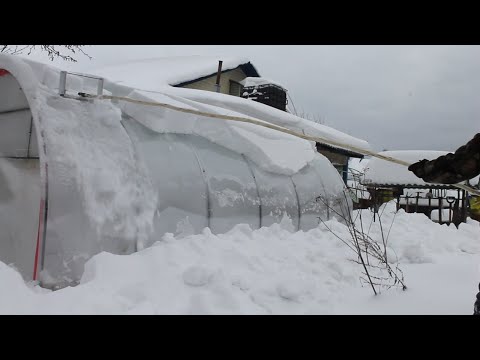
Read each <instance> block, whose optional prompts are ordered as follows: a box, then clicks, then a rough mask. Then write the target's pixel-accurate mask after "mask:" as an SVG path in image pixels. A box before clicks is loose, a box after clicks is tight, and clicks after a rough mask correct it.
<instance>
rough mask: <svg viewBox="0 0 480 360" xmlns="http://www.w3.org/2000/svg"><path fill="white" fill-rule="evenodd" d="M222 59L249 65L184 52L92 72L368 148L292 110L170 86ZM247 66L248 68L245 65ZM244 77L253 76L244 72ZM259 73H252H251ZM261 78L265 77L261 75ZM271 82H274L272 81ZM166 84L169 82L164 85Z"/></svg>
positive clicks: (212, 69) (227, 64) (227, 65)
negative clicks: (299, 115) (185, 54)
mask: <svg viewBox="0 0 480 360" xmlns="http://www.w3.org/2000/svg"><path fill="white" fill-rule="evenodd" d="M219 59H222V60H223V70H226V69H234V68H236V67H238V66H244V65H247V64H249V66H250V67H251V68H253V69H255V68H254V67H253V65H251V63H249V62H248V59H244V58H223V57H221V58H220V57H214V56H186V57H171V58H157V59H147V60H140V61H135V62H128V63H124V64H118V65H114V66H109V67H104V68H102V69H98V70H96V71H94V73H95V74H96V75H99V76H104V77H105V78H106V79H108V80H109V81H111V82H113V83H115V84H118V85H124V86H128V87H132V88H134V89H136V90H143V91H144V92H143V95H148V93H149V92H150V93H156V92H158V93H162V94H167V93H168V94H171V95H174V96H176V97H181V98H186V99H189V100H193V101H195V102H197V103H202V104H207V105H212V106H215V107H217V108H220V109H226V110H230V111H235V112H236V113H238V114H239V115H240V116H241V115H243V116H247V117H253V118H256V119H260V120H264V121H267V122H270V123H273V124H276V125H279V126H284V127H287V128H289V129H292V130H294V131H298V132H300V133H305V134H308V135H312V136H317V137H321V138H323V139H325V140H326V141H329V140H330V141H334V142H340V143H343V144H346V145H347V146H348V145H350V146H354V147H357V148H359V149H362V150H371V148H370V145H369V144H368V142H366V141H365V140H361V139H358V138H355V137H353V136H350V135H348V134H345V133H343V132H341V131H338V130H336V129H333V128H331V127H328V126H326V125H321V124H317V123H315V122H313V121H309V120H306V119H303V118H300V117H298V116H295V115H293V114H290V113H287V112H285V111H281V110H278V109H275V108H273V107H271V106H267V105H264V104H261V103H258V102H255V101H252V100H248V99H243V98H240V97H236V96H231V95H226V94H221V93H215V92H211V91H203V90H197V89H188V88H176V87H175V88H172V86H174V85H178V84H182V83H185V82H190V81H192V80H193V79H196V78H201V77H205V76H209V75H213V74H214V73H216V71H217V66H218V60H219ZM247 69H248V68H247ZM255 72H256V70H255ZM246 75H247V79H248V78H252V77H254V76H253V75H250V74H248V71H247V74H246ZM257 76H259V75H258V73H256V75H255V77H257ZM262 80H263V81H265V79H262ZM275 84H277V83H276V82H275ZM168 85H170V86H168ZM327 146H330V147H332V148H335V149H342V150H347V151H348V149H347V148H345V147H341V146H331V145H328V144H327Z"/></svg>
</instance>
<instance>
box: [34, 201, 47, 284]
mask: <svg viewBox="0 0 480 360" xmlns="http://www.w3.org/2000/svg"><path fill="white" fill-rule="evenodd" d="M44 209H45V200H43V199H42V200H41V201H40V213H39V216H38V217H39V219H38V233H37V247H36V249H35V263H34V264H33V280H34V281H35V280H37V270H38V269H37V268H38V256H39V254H40V238H41V236H42V234H43V227H44V226H45V224H44V223H43V212H44Z"/></svg>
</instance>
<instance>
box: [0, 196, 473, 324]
mask: <svg viewBox="0 0 480 360" xmlns="http://www.w3.org/2000/svg"><path fill="white" fill-rule="evenodd" d="M394 210H395V204H394V203H393V202H392V203H389V204H387V205H386V206H383V207H382V208H381V209H380V213H381V214H382V215H381V216H382V225H383V227H384V228H387V229H389V228H390V226H391V229H390V234H389V237H388V245H389V249H388V256H389V258H390V261H391V262H392V263H397V262H398V263H399V266H400V268H401V269H402V270H403V271H404V273H405V281H406V284H407V286H408V289H407V290H406V291H401V290H397V289H390V290H383V291H382V292H381V294H380V295H379V296H376V297H374V296H373V294H372V292H371V289H370V288H369V287H368V286H365V285H364V286H363V287H362V286H361V285H360V283H359V274H360V271H361V269H360V268H359V265H356V264H354V263H353V262H352V261H350V260H351V259H353V258H354V254H353V253H352V252H351V250H349V249H347V248H346V246H345V245H343V243H342V242H341V241H339V240H338V239H337V238H336V237H335V236H334V235H333V234H332V233H330V232H329V231H328V230H327V228H326V227H325V226H323V225H320V226H319V227H318V228H317V229H313V230H311V231H309V232H295V233H294V232H292V226H291V223H289V222H288V221H284V222H283V223H281V224H275V225H272V226H270V227H268V228H262V229H259V230H255V231H252V230H251V229H250V228H249V227H248V226H246V225H238V226H237V227H236V228H234V229H233V230H231V231H230V232H228V233H226V234H223V235H213V234H212V233H211V232H210V231H209V230H208V229H205V230H204V231H203V233H202V234H199V235H192V236H186V237H177V238H175V237H173V235H171V234H167V235H165V236H164V237H163V238H161V239H159V241H158V242H157V243H156V244H154V246H153V247H151V248H147V249H144V250H142V251H140V252H138V253H135V254H132V255H125V256H120V255H112V254H109V253H101V254H99V255H97V256H95V257H94V258H92V259H90V260H89V261H88V262H87V264H86V271H85V273H84V275H83V278H82V281H81V284H80V285H78V286H76V287H68V288H64V289H62V290H58V291H55V292H51V291H48V290H45V289H41V288H39V287H37V286H34V284H32V283H29V284H25V283H24V282H23V281H22V279H21V277H20V275H19V274H18V273H17V272H16V271H15V270H14V269H12V268H10V267H8V266H7V265H5V264H3V263H0V287H1V291H0V312H1V313H4V314H344V313H355V314H356V313H360V314H369V313H383V314H398V313H400V314H466V315H469V314H471V313H472V310H473V302H474V299H475V294H476V292H477V283H478V281H480V272H479V267H478V264H480V243H479V242H478V231H479V227H480V224H479V223H478V222H476V221H472V220H469V222H468V223H466V224H461V225H460V228H459V229H456V228H455V227H454V226H447V225H439V224H436V223H433V222H432V221H430V220H429V219H428V218H427V217H425V216H424V215H422V214H407V213H405V212H404V211H403V210H401V211H399V212H398V213H397V214H395V212H394ZM362 218H363V223H364V226H365V227H367V228H368V227H370V230H369V232H370V235H371V236H372V237H373V238H374V239H376V240H377V241H381V237H380V225H379V222H378V220H377V222H376V223H373V224H371V218H372V214H371V213H370V212H368V211H363V213H362ZM358 221H359V220H358ZM392 221H393V225H392ZM370 224H371V226H370ZM327 225H328V227H329V228H330V229H332V230H333V231H334V232H335V234H336V235H338V236H340V237H342V238H344V239H346V238H348V236H349V235H348V229H347V228H346V227H345V226H344V225H343V224H341V223H339V222H336V221H335V220H331V221H328V222H327Z"/></svg>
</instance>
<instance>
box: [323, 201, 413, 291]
mask: <svg viewBox="0 0 480 360" xmlns="http://www.w3.org/2000/svg"><path fill="white" fill-rule="evenodd" d="M347 196H348V195H347V193H346V192H344V193H343V197H344V200H345V203H347V202H348V201H347ZM317 201H321V202H322V203H323V204H324V205H325V206H326V207H327V209H328V210H329V211H331V212H333V213H334V214H335V215H337V216H338V217H339V218H340V219H342V220H343V221H344V223H345V224H346V226H347V228H348V232H349V235H350V236H349V237H348V238H347V239H344V238H342V237H340V236H339V235H338V234H336V233H335V232H334V231H333V230H332V229H331V228H330V227H329V226H328V224H327V223H326V222H325V220H324V219H322V218H321V217H319V221H320V222H321V223H322V224H323V225H324V226H325V227H326V229H327V230H328V231H330V232H331V233H332V234H333V235H334V236H335V237H336V238H337V239H339V240H340V241H341V242H343V243H344V244H345V245H346V246H347V247H348V248H349V249H350V250H352V252H353V253H354V254H355V255H356V258H355V259H351V261H353V262H355V263H356V264H359V265H361V267H362V269H363V272H362V273H361V276H360V280H361V281H362V282H364V283H367V284H369V285H370V286H371V288H372V290H373V293H374V294H375V295H377V294H379V292H380V289H381V288H387V289H389V288H391V287H400V288H402V289H403V290H406V289H407V286H406V285H405V280H404V276H403V272H402V270H401V269H400V268H399V266H398V259H397V261H396V265H395V266H392V264H391V263H390V262H389V260H388V257H387V246H388V237H389V235H390V230H391V227H392V225H393V220H395V217H394V219H393V220H392V224H390V228H389V230H388V233H387V234H386V235H385V233H384V229H383V226H381V239H373V238H372V237H371V236H370V226H371V224H370V226H369V229H368V231H365V228H364V226H363V219H362V210H361V209H360V210H358V211H357V214H356V217H355V218H353V217H352V214H351V213H350V211H349V209H344V207H340V210H337V209H335V208H334V207H332V205H331V204H330V202H329V201H328V200H327V199H324V198H323V197H322V196H319V197H318V198H317ZM384 210H385V208H384ZM382 214H383V212H382ZM382 214H380V215H379V217H381V215H382Z"/></svg>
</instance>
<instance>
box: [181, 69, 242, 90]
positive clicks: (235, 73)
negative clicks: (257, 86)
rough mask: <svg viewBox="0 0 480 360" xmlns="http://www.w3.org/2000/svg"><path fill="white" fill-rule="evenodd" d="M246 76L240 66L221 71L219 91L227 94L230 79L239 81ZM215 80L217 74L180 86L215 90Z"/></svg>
mask: <svg viewBox="0 0 480 360" xmlns="http://www.w3.org/2000/svg"><path fill="white" fill-rule="evenodd" d="M246 77H247V76H246V75H245V73H244V72H243V71H242V70H241V69H240V68H236V69H233V70H229V71H226V72H224V73H222V76H221V77H220V92H221V93H222V94H228V93H229V90H230V80H233V81H236V82H240V81H242V80H243V79H245V78H246ZM216 80H217V74H215V75H213V76H210V77H208V78H206V79H203V80H200V81H197V82H194V83H191V84H188V85H185V86H182V87H184V88H188V89H197V90H207V91H215V81H216Z"/></svg>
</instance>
